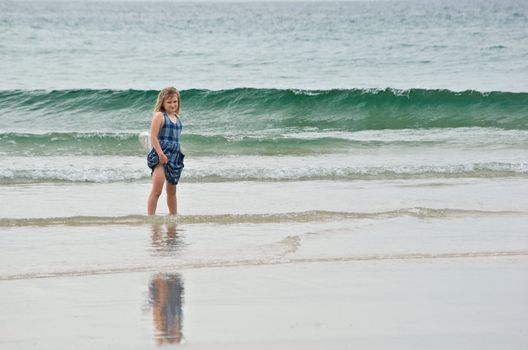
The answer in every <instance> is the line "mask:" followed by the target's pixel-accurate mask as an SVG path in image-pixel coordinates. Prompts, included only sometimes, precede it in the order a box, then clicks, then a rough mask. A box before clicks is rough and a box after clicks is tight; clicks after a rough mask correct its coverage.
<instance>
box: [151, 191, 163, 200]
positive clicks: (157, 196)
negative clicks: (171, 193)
mask: <svg viewBox="0 0 528 350" xmlns="http://www.w3.org/2000/svg"><path fill="white" fill-rule="evenodd" d="M161 192H162V191H161V189H159V190H158V189H152V191H151V192H150V195H151V196H154V197H156V198H159V196H161Z"/></svg>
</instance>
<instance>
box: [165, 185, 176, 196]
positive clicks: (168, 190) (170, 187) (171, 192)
mask: <svg viewBox="0 0 528 350" xmlns="http://www.w3.org/2000/svg"><path fill="white" fill-rule="evenodd" d="M165 191H166V193H167V194H168V195H175V194H176V185H167V186H166V187H165Z"/></svg>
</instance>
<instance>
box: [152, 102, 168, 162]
mask: <svg viewBox="0 0 528 350" xmlns="http://www.w3.org/2000/svg"><path fill="white" fill-rule="evenodd" d="M162 124H163V114H162V113H161V112H156V113H154V116H153V117H152V123H151V125H150V141H151V142H152V147H153V148H154V150H156V153H157V154H158V157H159V160H160V163H161V164H166V163H167V162H168V161H169V159H168V158H167V156H166V155H165V153H163V150H162V149H161V145H160V143H159V139H158V134H159V131H160V128H161V126H162Z"/></svg>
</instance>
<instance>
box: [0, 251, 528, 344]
mask: <svg viewBox="0 0 528 350" xmlns="http://www.w3.org/2000/svg"><path fill="white" fill-rule="evenodd" d="M527 267H528V259H526V257H525V256H523V257H495V258H484V259H483V258H465V259H449V258H448V259H436V260H430V259H422V260H406V259H399V260H398V259H397V260H390V261H375V262H372V261H363V262H327V263H320V262H319V263H294V264H278V265H262V266H237V267H217V268H201V269H179V270H177V271H172V272H164V273H156V272H136V273H123V274H106V275H91V276H74V277H54V278H38V279H21V280H10V281H5V280H4V281H2V282H1V283H2V288H1V289H0V306H1V309H2V313H1V316H0V324H2V336H1V337H0V346H1V347H2V348H5V349H10V348H11V349H35V348H37V349H51V348H53V349H71V348H77V349H94V348H113V349H155V348H158V347H159V346H161V345H163V346H165V347H164V348H166V346H178V345H180V346H181V345H183V344H185V345H187V346H186V347H189V348H195V349H213V348H214V349H218V348H221V349H230V348H235V349H242V348H246V349H247V348H257V349H265V348H278V349H306V348H308V349H318V348H332V349H349V348H356V347H361V348H367V349H386V348H396V349H409V348H410V349H422V348H428V349H468V348H474V349H499V348H500V349H524V346H525V345H526V343H527V341H528V332H527V328H526V325H527V324H528V305H527V303H526V295H528V277H527V276H528V275H527V274H526V269H527Z"/></svg>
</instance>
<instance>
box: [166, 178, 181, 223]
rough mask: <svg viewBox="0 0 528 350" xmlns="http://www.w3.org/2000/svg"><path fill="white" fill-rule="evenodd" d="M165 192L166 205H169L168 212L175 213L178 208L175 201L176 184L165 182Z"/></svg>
mask: <svg viewBox="0 0 528 350" xmlns="http://www.w3.org/2000/svg"><path fill="white" fill-rule="evenodd" d="M165 192H167V206H168V207H169V214H170V215H176V212H177V209H178V205H177V202H176V185H171V184H170V183H168V182H167V184H166V185H165Z"/></svg>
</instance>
